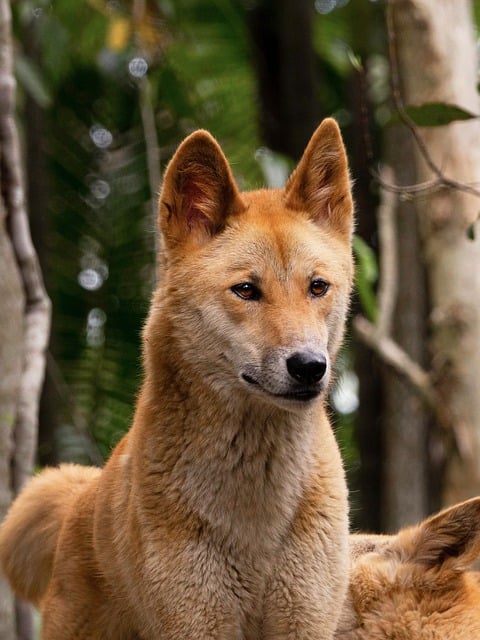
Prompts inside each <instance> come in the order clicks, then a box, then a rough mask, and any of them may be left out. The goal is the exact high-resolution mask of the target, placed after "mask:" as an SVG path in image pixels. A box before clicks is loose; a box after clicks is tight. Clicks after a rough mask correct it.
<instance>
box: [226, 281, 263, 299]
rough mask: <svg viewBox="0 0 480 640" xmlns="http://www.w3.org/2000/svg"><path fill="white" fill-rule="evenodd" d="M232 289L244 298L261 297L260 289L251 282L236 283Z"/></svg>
mask: <svg viewBox="0 0 480 640" xmlns="http://www.w3.org/2000/svg"><path fill="white" fill-rule="evenodd" d="M231 290H232V291H233V293H235V294H236V295H237V296H238V297H239V298H242V299H243V300H260V297H261V293H260V289H259V288H258V287H256V286H255V285H254V284H252V283H251V282H240V284H235V285H234V286H233V287H232V289H231Z"/></svg>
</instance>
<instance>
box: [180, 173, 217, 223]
mask: <svg viewBox="0 0 480 640" xmlns="http://www.w3.org/2000/svg"><path fill="white" fill-rule="evenodd" d="M182 192H183V197H184V207H185V209H184V210H185V220H186V222H187V225H188V228H189V229H192V228H193V227H195V226H199V225H201V226H204V227H206V226H208V225H209V224H211V221H210V218H209V217H208V215H207V214H206V213H205V209H207V208H208V204H209V203H208V199H207V197H206V194H205V192H204V191H202V189H201V188H200V187H199V186H198V185H197V184H195V182H193V181H191V182H188V183H186V184H185V185H184V186H183V188H182Z"/></svg>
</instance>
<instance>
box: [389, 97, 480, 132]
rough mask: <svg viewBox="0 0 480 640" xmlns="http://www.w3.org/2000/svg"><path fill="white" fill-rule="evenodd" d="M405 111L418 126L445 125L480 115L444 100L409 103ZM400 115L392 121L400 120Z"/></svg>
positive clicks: (395, 116)
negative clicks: (416, 103)
mask: <svg viewBox="0 0 480 640" xmlns="http://www.w3.org/2000/svg"><path fill="white" fill-rule="evenodd" d="M405 113H406V114H407V116H408V117H409V118H410V120H411V121H412V122H413V123H414V124H416V125H417V126H418V127H443V126H445V125H447V124H450V123H451V122H455V121H456V120H472V119H473V118H478V117H479V116H478V115H475V114H473V113H471V112H470V111H467V110H466V109H463V108H462V107H458V106H457V105H455V104H447V103H444V102H425V103H424V104H421V105H407V106H406V107H405ZM399 119H400V117H399V116H398V115H394V117H393V118H392V122H398V121H399Z"/></svg>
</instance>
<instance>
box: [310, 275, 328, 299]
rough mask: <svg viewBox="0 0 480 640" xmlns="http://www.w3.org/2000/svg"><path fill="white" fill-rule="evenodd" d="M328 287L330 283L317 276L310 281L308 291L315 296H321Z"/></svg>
mask: <svg viewBox="0 0 480 640" xmlns="http://www.w3.org/2000/svg"><path fill="white" fill-rule="evenodd" d="M329 287H330V285H329V284H328V282H325V280H322V279H321V278H317V279H316V280H312V282H311V283H310V293H311V294H312V296H314V297H315V298H321V297H322V296H324V295H325V294H326V293H327V291H328V288H329Z"/></svg>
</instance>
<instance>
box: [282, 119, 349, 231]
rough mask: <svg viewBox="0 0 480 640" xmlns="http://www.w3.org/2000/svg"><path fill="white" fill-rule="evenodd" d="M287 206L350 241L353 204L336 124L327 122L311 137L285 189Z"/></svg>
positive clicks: (345, 159) (346, 166) (344, 156)
mask: <svg viewBox="0 0 480 640" xmlns="http://www.w3.org/2000/svg"><path fill="white" fill-rule="evenodd" d="M285 194H286V205H287V206H288V207H290V208H292V209H295V210H299V211H300V210H302V211H305V212H306V213H307V214H308V215H309V216H310V217H311V218H312V219H313V220H314V221H315V222H317V223H318V224H320V225H322V226H326V227H328V228H329V229H331V230H332V231H334V232H337V233H338V234H339V235H340V236H342V237H343V238H344V239H346V240H350V238H351V235H352V231H353V202H352V195H351V186H350V176H349V172H348V161H347V155H346V152H345V147H344V145H343V141H342V136H341V134H340V129H339V128H338V125H337V123H336V122H335V120H333V119H332V118H326V119H325V120H323V122H322V123H321V124H320V126H319V127H318V129H317V130H316V131H315V133H314V134H313V136H312V138H311V139H310V142H309V143H308V145H307V148H306V149H305V152H304V154H303V156H302V158H301V160H300V162H299V164H298V166H297V168H296V169H295V171H294V172H293V173H292V175H291V176H290V178H289V180H288V182H287V185H286V187H285Z"/></svg>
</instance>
